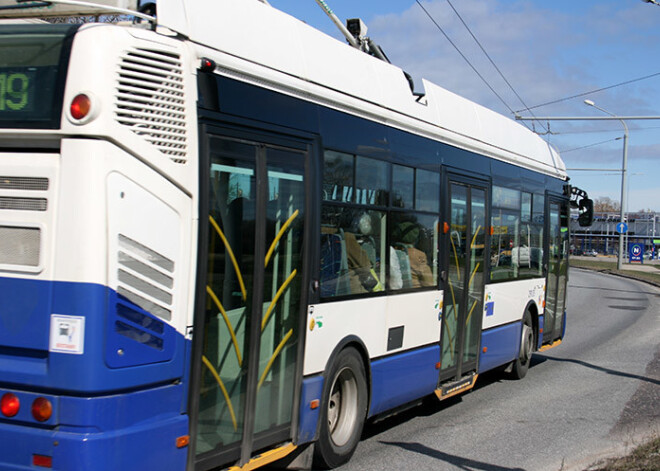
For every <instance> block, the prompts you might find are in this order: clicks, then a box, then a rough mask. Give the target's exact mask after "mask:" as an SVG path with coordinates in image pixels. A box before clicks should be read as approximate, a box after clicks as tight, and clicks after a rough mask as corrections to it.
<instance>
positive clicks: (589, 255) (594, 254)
mask: <svg viewBox="0 0 660 471" xmlns="http://www.w3.org/2000/svg"><path fill="white" fill-rule="evenodd" d="M584 254H585V255H587V256H588V257H595V256H597V255H598V252H596V251H595V250H594V249H591V250H587V251H585V252H584Z"/></svg>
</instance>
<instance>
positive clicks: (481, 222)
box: [463, 188, 486, 363]
mask: <svg viewBox="0 0 660 471" xmlns="http://www.w3.org/2000/svg"><path fill="white" fill-rule="evenodd" d="M470 193H471V198H470V208H471V219H472V221H471V226H470V229H471V230H470V234H469V236H470V241H469V242H470V246H469V253H470V257H469V264H470V265H469V268H470V270H469V273H466V275H467V276H469V278H468V297H467V305H466V309H467V319H466V321H465V344H464V345H465V346H464V351H463V363H467V362H470V361H477V356H478V354H479V352H478V349H479V340H480V338H479V337H480V333H481V315H482V312H483V294H484V276H483V275H484V262H485V261H484V249H485V243H486V193H485V191H484V190H481V189H477V188H472V189H471V192H470Z"/></svg>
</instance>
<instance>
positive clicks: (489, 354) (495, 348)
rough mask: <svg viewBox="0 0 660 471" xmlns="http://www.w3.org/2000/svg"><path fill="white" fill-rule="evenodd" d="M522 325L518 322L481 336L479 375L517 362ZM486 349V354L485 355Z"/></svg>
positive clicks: (496, 328)
mask: <svg viewBox="0 0 660 471" xmlns="http://www.w3.org/2000/svg"><path fill="white" fill-rule="evenodd" d="M521 333H522V324H521V323H520V322H516V323H513V324H507V325H504V326H501V327H495V328H493V329H489V330H485V331H484V332H482V334H481V353H480V356H479V373H483V372H484V371H488V370H491V369H493V368H496V367H498V366H501V365H504V364H506V363H508V362H510V361H512V360H515V358H516V356H517V355H518V351H519V349H520V337H521ZM484 348H486V353H484Z"/></svg>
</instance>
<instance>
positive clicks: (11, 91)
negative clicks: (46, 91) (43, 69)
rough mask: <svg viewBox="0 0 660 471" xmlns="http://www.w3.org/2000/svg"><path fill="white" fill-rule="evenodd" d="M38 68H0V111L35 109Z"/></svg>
mask: <svg viewBox="0 0 660 471" xmlns="http://www.w3.org/2000/svg"><path fill="white" fill-rule="evenodd" d="M36 75H37V72H36V69H35V68H34V67H30V68H27V67H26V68H11V69H5V68H0V112H4V113H10V114H11V113H12V112H17V113H29V112H31V111H32V110H33V109H34V106H35V102H36V98H35V96H34V95H35V88H36V87H35V84H36Z"/></svg>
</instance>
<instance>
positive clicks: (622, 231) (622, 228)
mask: <svg viewBox="0 0 660 471" xmlns="http://www.w3.org/2000/svg"><path fill="white" fill-rule="evenodd" d="M616 231H617V232H618V233H619V234H625V233H626V232H628V224H626V223H625V222H620V223H619V224H617V225H616Z"/></svg>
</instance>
